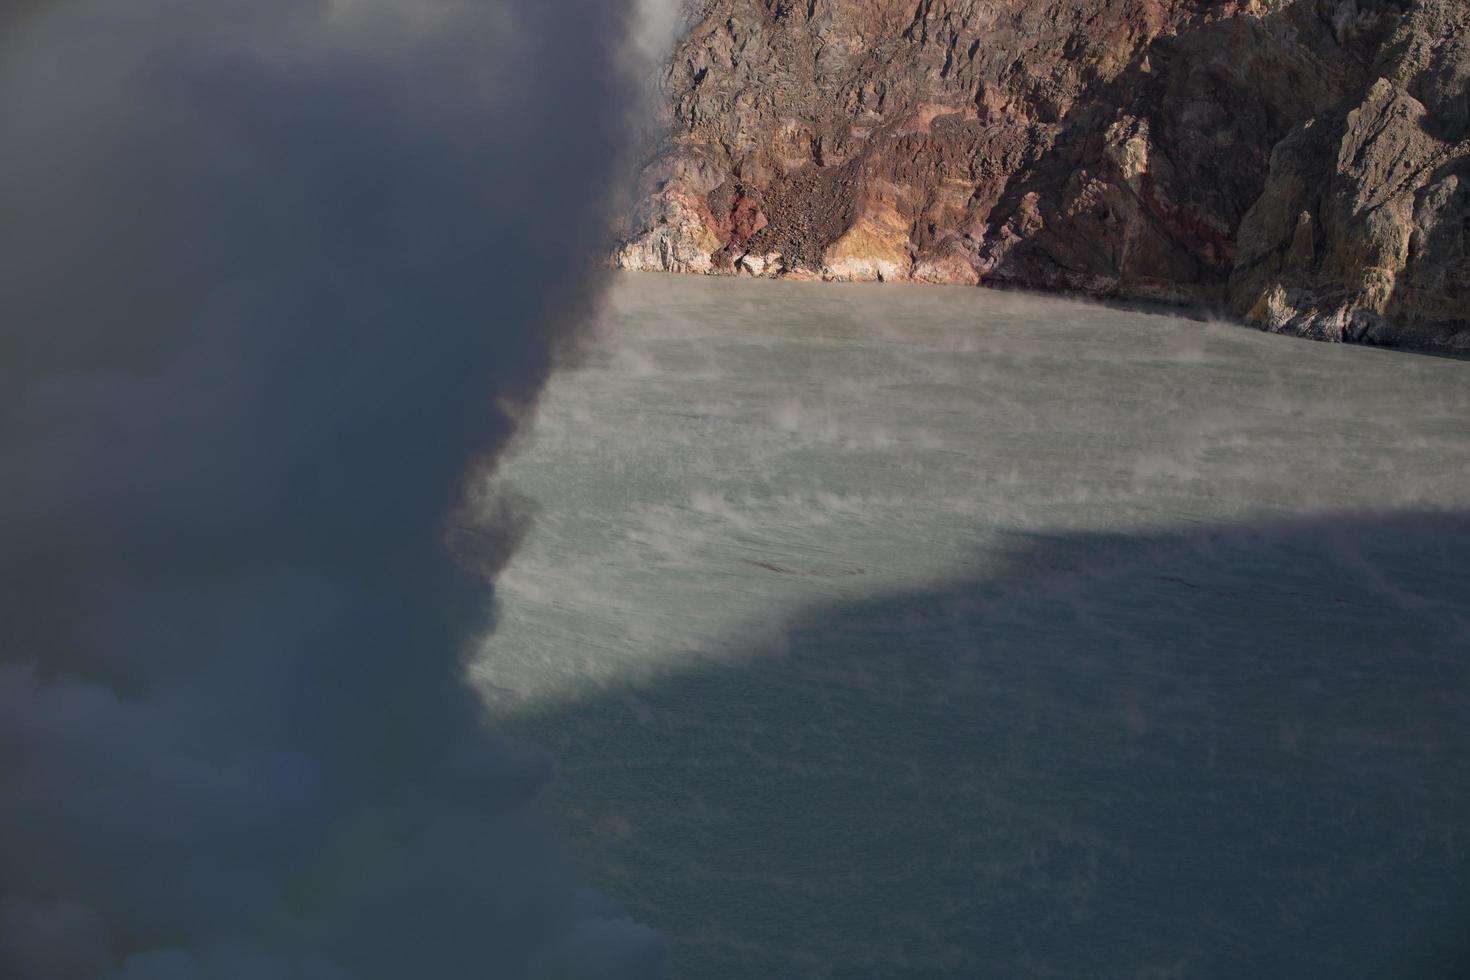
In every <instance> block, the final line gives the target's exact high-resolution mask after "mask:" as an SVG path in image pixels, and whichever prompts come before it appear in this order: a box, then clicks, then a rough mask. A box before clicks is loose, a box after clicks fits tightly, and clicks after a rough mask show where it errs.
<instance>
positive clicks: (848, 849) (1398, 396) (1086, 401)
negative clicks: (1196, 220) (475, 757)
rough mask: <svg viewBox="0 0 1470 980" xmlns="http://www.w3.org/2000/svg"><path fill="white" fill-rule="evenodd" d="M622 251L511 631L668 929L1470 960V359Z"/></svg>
mask: <svg viewBox="0 0 1470 980" xmlns="http://www.w3.org/2000/svg"><path fill="white" fill-rule="evenodd" d="M616 282H617V285H616V287H615V288H614V290H613V293H612V295H611V298H610V300H609V302H608V304H607V306H606V309H605V310H604V312H603V314H602V316H601V319H600V322H599V324H598V327H597V330H596V331H595V333H594V335H593V337H592V339H591V340H590V341H589V343H588V345H587V347H586V349H585V350H584V351H583V352H582V354H581V356H580V358H579V359H578V360H577V362H576V363H575V364H572V365H569V366H568V367H567V368H565V369H564V370H562V371H561V372H560V373H559V374H558V375H557V377H556V378H555V379H554V380H553V382H552V384H551V386H550V389H549V390H548V392H547V395H546V397H545V400H544V403H543V404H542V406H541V407H540V410H539V413H538V417H537V419H536V420H535V422H534V424H533V425H532V426H531V429H530V432H529V434H528V436H527V438H526V440H525V442H524V444H523V445H522V446H521V447H520V449H519V451H518V452H517V454H516V455H515V456H514V458H513V459H512V460H511V461H510V462H509V463H507V464H506V466H505V467H504V468H503V470H502V472H501V473H500V474H499V475H498V476H497V478H496V481H495V487H494V491H495V492H496V493H501V494H508V495H511V494H513V495H519V496H521V497H524V498H529V499H530V500H533V501H535V503H536V505H537V508H536V509H537V516H536V518H535V520H534V523H533V524H532V525H531V529H530V531H529V533H528V536H527V539H526V541H525V544H524V546H523V548H522V549H521V551H520V552H519V554H518V555H517V556H516V557H515V559H514V560H513V562H512V563H511V565H510V567H509V568H508V569H507V570H506V572H505V574H504V575H503V577H502V579H501V582H500V588H499V604H500V617H499V626H498V629H497V632H496V633H495V635H494V636H493V637H491V638H490V640H489V641H488V642H487V643H486V646H485V648H484V650H483V652H482V654H481V656H480V657H479V659H478V660H477V662H476V663H475V665H474V668H473V673H474V676H475V678H476V680H477V682H478V683H479V684H480V685H481V687H482V689H483V690H484V692H485V695H486V698H487V700H488V702H489V704H490V706H491V710H492V713H493V716H494V719H495V722H496V724H497V725H498V726H499V727H500V728H501V730H502V731H504V732H507V733H509V734H511V735H513V736H514V737H516V738H517V739H519V740H522V741H524V742H527V743H530V744H534V745H539V746H543V747H544V748H545V749H546V750H547V751H548V753H549V755H550V756H551V758H552V759H553V760H554V761H555V765H556V772H557V776H556V780H555V783H554V785H553V787H552V789H551V791H550V792H549V793H548V794H547V795H546V796H545V798H544V799H543V800H542V801H541V803H540V806H541V807H543V808H544V812H545V814H546V815H547V818H548V819H549V820H552V821H554V823H555V825H556V826H557V827H558V828H560V830H561V832H562V833H564V834H565V835H566V836H567V837H568V839H570V840H571V841H572V842H573V846H574V847H575V853H576V855H577V856H578V858H579V860H580V861H581V862H582V864H583V866H584V868H585V870H586V873H587V875H588V876H589V878H591V879H592V880H594V881H595V882H596V883H597V884H599V885H600V886H601V887H602V888H604V889H605V890H606V891H607V892H608V893H609V894H611V895H612V896H614V897H615V898H616V899H617V900H619V901H620V902H621V903H622V904H623V905H624V906H625V907H626V908H627V909H628V911H629V912H630V914H632V915H633V916H634V917H636V918H637V919H639V920H640V921H642V922H644V923H646V924H648V925H650V926H653V927H655V928H657V929H659V930H660V931H661V932H662V933H663V934H664V935H665V937H666V938H667V940H668V943H669V949H670V963H669V974H670V976H671V977H673V978H675V980H723V978H759V980H784V978H844V980H846V978H852V980H858V978H862V980H888V978H948V977H954V978H980V977H987V978H988V977H997V978H1031V977H1076V978H1083V977H1088V978H1092V977H1119V978H1146V977H1160V978H1163V977H1182V978H1199V977H1204V978H1222V980H1223V978H1267V977H1282V978H1293V980H1304V978H1317V977H1322V978H1333V980H1342V978H1347V977H1374V978H1383V977H1446V978H1449V977H1463V976H1466V975H1470V516H1467V515H1470V362H1466V361H1458V360H1452V359H1446V358H1436V357H1427V356H1420V355H1414V354H1408V353H1401V352H1390V351H1383V350H1374V349H1367V348H1354V347H1337V346H1328V345H1321V344H1313V343H1309V342H1305V341H1300V340H1293V339H1287V338H1280V337H1273V336H1268V335H1265V334H1261V333H1257V332H1254V331H1250V330H1246V329H1241V328H1238V327H1231V326H1223V325H1211V324H1206V323H1200V322H1193V321H1187V320H1183V319H1179V318H1175V317H1170V316H1164V315H1150V314H1146V313H1138V312H1127V311H1120V310H1114V309H1107V308H1102V307H1098V306H1092V305H1084V304H1079V303H1073V302H1067V301H1062V300H1055V299H1040V298H1034V297H1028V296H1020V295H1011V294H1002V293H994V292H987V291H983V290H971V289H950V288H911V287H901V286H891V285H887V286H855V285H847V286H832V285H822V284H807V283H783V282H775V283H773V282H755V281H748V280H724V279H700V278H680V277H668V276H639V275H622V276H619V277H617V280H616Z"/></svg>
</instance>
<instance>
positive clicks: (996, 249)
mask: <svg viewBox="0 0 1470 980" xmlns="http://www.w3.org/2000/svg"><path fill="white" fill-rule="evenodd" d="M689 23H690V26H689V28H688V30H687V32H686V34H685V36H684V38H683V40H682V41H681V42H680V44H679V45H678V47H677V49H676V51H675V54H674V57H673V60H672V62H671V65H670V67H669V70H668V72H667V74H666V75H665V76H664V78H663V79H662V84H663V86H664V94H665V97H666V98H665V104H666V106H667V117H666V119H665V121H664V122H665V127H664V130H663V132H664V134H665V135H664V136H663V137H662V138H661V140H660V142H659V145H658V146H657V147H656V148H655V149H654V151H653V152H652V153H650V155H649V158H648V160H647V161H646V165H645V166H644V167H643V169H642V172H641V178H640V188H639V195H638V204H637V207H636V208H635V209H634V211H633V213H632V214H631V215H630V216H629V218H628V220H627V223H626V225H625V227H624V228H623V229H622V230H621V235H620V243H619V245H618V246H617V248H616V250H615V252H614V255H613V264H614V265H616V266H619V267H621V268H624V269H637V270H657V271H667V272H687V273H705V274H722V275H750V276H762V277H781V278H795V279H823V280H830V281H875V280H878V281H908V282H929V283H955V284H965V285H991V286H1002V287H1019V288H1027V289H1040V290H1055V291H1065V292H1072V293H1080V294H1084V295H1087V296H1092V297H1098V298H1105V299H1115V300H1123V301H1146V302H1151V303H1167V304H1175V305H1183V306H1196V307H1201V308H1207V309H1211V310H1217V311H1220V312H1221V313H1223V314H1226V315H1229V316H1232V317H1236V318H1240V319H1243V320H1245V321H1247V322H1250V323H1254V324H1256V325H1257V326H1260V327H1262V328H1264V329H1267V330H1271V331H1274V332H1280V333H1289V334H1296V335H1300V336H1306V337H1312V338H1315V339H1319V340H1330V341H1347V342H1362V343H1374V344H1385V345H1396V346H1412V347H1418V348H1425V349H1433V350H1443V351H1454V352H1461V353H1465V352H1470V4H1466V3H1465V2H1464V0H1402V2H1398V0H1275V2H1262V0H1037V2H1034V3H1026V4H1015V3H1011V2H1006V0H801V2H795V0H706V2H705V3H703V4H702V6H701V8H700V9H699V10H697V11H695V13H694V16H692V17H691V18H690V22H689Z"/></svg>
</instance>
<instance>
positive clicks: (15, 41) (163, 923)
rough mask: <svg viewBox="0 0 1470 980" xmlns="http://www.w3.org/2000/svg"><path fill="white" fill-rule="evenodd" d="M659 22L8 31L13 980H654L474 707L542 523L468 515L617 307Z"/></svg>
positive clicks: (644, 945)
mask: <svg viewBox="0 0 1470 980" xmlns="http://www.w3.org/2000/svg"><path fill="white" fill-rule="evenodd" d="M634 16H635V11H634V8H633V6H632V4H631V3H620V2H614V0H534V2H525V0H412V2H405V3H394V2H390V0H209V2H199V0H128V2H125V3H113V2H100V0H60V2H53V3H44V4H38V3H24V4H16V5H12V6H10V7H8V8H7V10H6V11H5V12H4V13H0V134H3V144H0V145H3V147H4V149H3V161H0V227H3V228H4V229H5V235H4V244H3V245H0V310H3V316H4V324H3V330H4V334H3V340H0V474H3V480H0V976H3V977H6V978H15V980H98V978H106V980H196V978H197V980H278V978H284V980H296V978H301V980H307V978H310V980H318V978H326V980H337V978H342V980H348V978H365V980H371V978H425V980H471V978H474V980H487V978H523V977H524V978H535V977H547V978H550V977H556V978H563V977H635V976H653V975H656V974H657V973H658V972H659V969H660V962H661V949H660V944H659V942H658V940H657V938H656V937H655V936H653V935H652V934H651V933H649V932H648V931H647V930H644V929H642V928H641V927H639V926H637V925H635V924H633V923H632V922H630V921H628V920H627V919H625V918H624V917H623V916H622V915H621V914H620V913H619V912H617V910H615V909H611V908H609V907H607V905H606V903H605V902H603V901H602V900H601V899H599V898H598V897H597V896H596V895H594V894H592V893H591V892H589V891H587V890H586V889H585V888H583V887H581V886H579V885H578V883H577V882H576V881H575V880H574V879H573V878H572V877H571V876H570V875H569V874H568V873H567V871H566V870H565V869H564V868H563V867H562V865H561V864H560V863H559V862H558V861H557V859H556V856H555V854H554V851H553V848H552V847H551V846H550V844H549V843H548V842H547V841H545V840H544V839H543V837H542V835H541V834H540V833H539V832H538V828H537V826H536V821H535V819H534V818H533V817H531V816H530V815H528V811H527V807H526V802H527V800H528V799H529V798H530V797H531V796H533V795H534V794H535V792H536V791H537V789H538V787H539V786H541V785H542V783H543V782H544V780H545V779H546V778H547V774H548V765H547V763H546V761H545V760H544V759H541V758H539V757H536V756H533V755H528V754H526V753H523V752H520V751H516V750H512V749H510V748H508V747H506V746H505V745H503V744H501V743H499V742H497V741H496V740H495V739H494V738H493V734H492V733H489V732H487V731H486V730H485V724H484V721H483V718H482V713H481V709H480V705H479V703H478V702H477V701H476V699H475V697H474V696H473V695H472V694H471V692H470V690H469V689H468V688H467V686H466V684H465V682H464V677H463V657H464V655H465V653H466V651H467V649H468V647H469V644H470V643H471V642H472V641H473V640H474V639H475V638H476V637H477V636H479V635H483V632H484V631H485V630H486V629H487V628H488V627H489V607H490V600H489V595H488V587H487V579H488V578H490V577H493V575H494V573H495V571H496V570H497V569H498V567H499V566H500V564H501V563H502V562H503V561H504V560H505V557H506V556H507V554H508V553H509V551H510V550H511V548H512V547H513V545H514V539H515V534H516V524H517V517H516V515H515V514H514V513H510V512H505V511H502V512H500V513H499V514H498V516H492V517H490V518H486V517H484V516H483V515H478V516H477V515H476V513H475V512H473V511H471V510H468V509H466V508H465V507H464V506H463V505H462V503H461V500H462V494H463V488H464V487H465V486H466V481H467V479H468V478H469V477H470V476H472V475H473V473H474V471H475V468H476V466H479V467H483V466H485V465H488V463H487V461H488V460H493V458H494V456H495V454H496V453H497V452H498V451H499V450H500V449H501V448H503V446H504V445H505V444H506V442H507V440H508V439H510V438H511V436H512V435H513V432H514V429H515V424H516V420H517V418H519V417H520V416H521V415H522V414H523V413H524V412H525V411H526V410H527V408H528V407H529V406H531V405H532V404H533V403H534V399H535V398H536V394H537V392H538V390H539V388H540V386H541V384H542V382H543V380H544V378H545V376H546V374H547V372H548V369H549V366H550V365H551V363H552V361H553V359H554V357H555V355H556V352H557V350H558V348H559V347H561V346H563V345H565V344H566V343H568V342H569V341H570V340H571V338H572V336H573V334H574V332H575V326H576V324H577V323H578V321H579V320H580V318H581V316H582V314H583V313H584V312H585V311H586V310H587V308H588V306H589V304H590V303H591V302H592V301H593V299H594V296H595V292H596V283H595V277H594V275H593V274H592V272H591V271H590V269H591V263H590V260H589V257H590V256H591V255H592V254H594V253H595V251H596V249H597V246H598V244H599V239H600V235H601V232H602V229H603V227H604V219H605V217H606V215H605V214H604V206H605V204H606V202H607V201H608V200H609V194H610V192H611V188H610V186H609V182H610V181H611V180H613V179H614V176H615V174H616V173H617V163H616V162H617V161H618V160H619V159H620V158H622V156H623V155H624V154H625V152H626V151H627V150H628V146H627V145H626V144H627V140H628V138H629V137H628V135H627V134H628V133H629V132H630V131H631V130H632V129H633V128H634V127H632V126H630V125H629V119H628V114H629V111H630V106H632V105H634V104H635V103H636V102H637V98H636V96H635V95H633V94H632V93H633V92H634V90H635V89H636V82H635V81H633V80H631V79H632V77H633V76H635V75H637V71H636V70H635V69H633V68H632V67H631V66H630V64H629V56H630V52H632V51H633V50H634V49H635V48H636V46H637V44H638V43H639V42H638V41H637V39H636V38H637V35H636V27H637V25H636V24H635V23H634V20H633V19H634ZM477 459H478V460H479V462H478V463H476V462H475V460H477ZM451 552H452V554H453V558H452V559H451Z"/></svg>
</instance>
